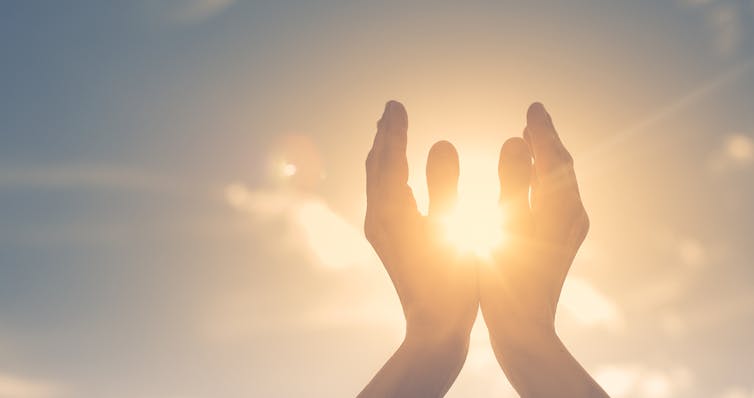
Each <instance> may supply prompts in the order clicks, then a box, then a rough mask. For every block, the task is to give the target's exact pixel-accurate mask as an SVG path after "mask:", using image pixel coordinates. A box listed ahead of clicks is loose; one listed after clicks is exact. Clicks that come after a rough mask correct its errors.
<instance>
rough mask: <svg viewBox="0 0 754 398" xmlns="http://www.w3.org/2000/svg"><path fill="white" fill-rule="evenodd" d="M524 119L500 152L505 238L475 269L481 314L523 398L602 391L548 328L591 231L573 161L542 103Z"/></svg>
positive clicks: (599, 394) (504, 367)
mask: <svg viewBox="0 0 754 398" xmlns="http://www.w3.org/2000/svg"><path fill="white" fill-rule="evenodd" d="M526 120H527V126H526V129H525V130H524V139H522V138H511V139H509V140H508V141H506V142H505V144H504V145H503V147H502V149H501V151H500V162H499V166H498V173H499V177H500V204H501V206H504V211H505V214H506V215H507V216H508V218H507V222H506V223H505V225H504V228H505V230H506V231H505V234H506V236H508V240H507V242H506V243H505V244H504V245H502V247H501V248H500V249H499V250H498V251H497V252H496V253H495V255H494V256H493V258H494V261H493V263H492V264H489V265H486V266H482V267H481V268H480V274H479V288H480V304H481V308H482V314H483V316H484V319H485V322H486V323H487V327H488V329H489V330H490V338H491V341H492V345H493V349H494V351H495V355H496V357H497V359H498V362H499V363H500V365H501V367H502V368H503V370H504V371H505V373H506V375H507V376H508V379H509V380H510V381H511V383H512V384H513V386H514V387H515V388H516V390H517V391H518V392H519V393H520V394H521V395H522V396H523V397H555V396H558V397H591V396H600V397H601V396H606V395H605V393H604V392H603V391H602V389H601V388H600V387H599V386H598V385H597V384H596V383H595V382H594V381H593V380H592V379H591V377H589V375H588V374H586V372H585V371H584V370H583V368H581V366H580V365H579V364H578V362H576V360H575V359H573V357H572V356H571V355H570V354H569V353H568V351H567V350H566V348H565V347H564V346H563V345H562V343H561V342H560V340H559V339H558V338H557V335H556V333H555V326H554V321H555V310H556V307H557V304H558V299H559V297H560V292H561V289H562V287H563V282H564V280H565V277H566V274H567V273H568V270H569V268H570V266H571V263H572V261H573V259H574V256H575V255H576V252H577V250H578V249H579V247H580V245H581V243H582V242H583V240H584V238H585V237H586V234H587V230H588V229H589V220H588V218H587V215H586V212H585V211H584V206H583V205H582V203H581V198H580V195H579V189H578V185H577V183H576V176H575V173H574V169H573V160H572V158H571V155H570V154H569V153H568V151H567V150H566V148H565V147H564V146H563V144H562V142H561V141H560V138H559V137H558V134H557V132H556V131H555V128H554V126H553V123H552V119H551V118H550V115H549V114H548V113H547V111H546V110H545V108H544V107H543V106H542V105H541V104H539V103H535V104H533V105H531V107H529V110H528V112H527V116H526ZM531 154H533V159H534V162H533V165H532V155H531ZM530 187H531V205H530V203H529V188H530Z"/></svg>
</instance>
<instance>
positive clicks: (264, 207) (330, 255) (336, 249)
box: [225, 183, 378, 268]
mask: <svg viewBox="0 0 754 398" xmlns="http://www.w3.org/2000/svg"><path fill="white" fill-rule="evenodd" d="M225 197H226V201H227V203H228V204H229V205H230V206H231V207H233V208H234V209H236V210H239V211H243V212H245V213H248V214H251V215H252V216H255V217H259V218H269V217H283V218H285V219H286V220H287V221H288V222H290V223H291V224H292V225H293V226H294V227H295V229H296V232H297V233H300V234H301V235H302V236H303V238H304V239H303V241H304V242H305V243H306V247H307V248H308V249H310V250H311V253H312V254H313V255H314V256H315V258H316V261H317V262H318V263H319V264H321V265H324V266H326V267H330V268H345V267H350V266H356V265H365V264H374V263H378V260H377V257H376V255H375V254H374V252H373V251H372V248H371V247H369V244H368V243H367V242H366V239H365V238H364V237H363V234H362V233H361V229H360V228H357V227H355V226H354V225H352V224H351V223H349V222H348V221H347V220H345V219H344V218H343V217H341V216H340V215H339V214H337V213H335V212H334V211H333V210H332V209H331V208H330V207H329V206H328V205H327V204H326V203H325V202H324V201H322V200H321V199H319V198H317V197H316V196H311V195H303V194H298V193H297V192H296V191H292V190H282V189H281V190H250V189H248V188H247V187H246V186H245V185H243V184H240V183H233V184H230V185H228V186H227V187H226V189H225Z"/></svg>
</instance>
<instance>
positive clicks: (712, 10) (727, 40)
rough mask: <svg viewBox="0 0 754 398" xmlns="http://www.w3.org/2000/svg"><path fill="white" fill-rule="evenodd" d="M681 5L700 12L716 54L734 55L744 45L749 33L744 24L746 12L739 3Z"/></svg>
mask: <svg viewBox="0 0 754 398" xmlns="http://www.w3.org/2000/svg"><path fill="white" fill-rule="evenodd" d="M680 3H681V4H682V5H686V6H690V7H693V8H697V9H699V10H700V12H701V14H702V17H703V18H704V21H705V22H706V24H707V26H708V29H709V30H710V31H711V33H712V35H713V38H712V40H713V44H714V46H715V49H716V50H717V52H718V53H719V54H721V55H724V56H729V55H732V54H734V53H735V52H736V51H737V50H738V49H739V48H741V47H742V46H743V44H744V41H745V40H746V39H747V35H749V34H750V33H751V32H750V31H749V27H748V26H747V25H746V23H745V16H744V15H745V14H746V12H747V10H745V9H744V7H745V5H744V4H743V3H741V2H734V1H730V0H682V1H680Z"/></svg>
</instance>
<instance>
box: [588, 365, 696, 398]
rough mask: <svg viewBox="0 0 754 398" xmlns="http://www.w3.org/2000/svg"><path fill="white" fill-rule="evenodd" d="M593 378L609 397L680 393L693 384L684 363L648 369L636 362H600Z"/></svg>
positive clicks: (667, 397) (655, 397) (654, 397)
mask: <svg viewBox="0 0 754 398" xmlns="http://www.w3.org/2000/svg"><path fill="white" fill-rule="evenodd" d="M594 379H595V380H596V381H597V383H599V384H600V386H602V388H604V389H605V391H606V392H607V393H608V394H609V395H610V396H611V397H613V398H622V397H634V396H640V397H646V398H670V397H676V396H682V395H681V394H683V393H685V392H687V391H688V390H689V389H690V387H691V386H692V384H693V376H692V374H691V372H690V371H689V370H688V369H687V368H685V367H675V368H671V369H652V368H648V367H646V366H642V365H638V364H621V365H607V366H603V367H602V368H599V369H597V371H595V372H594Z"/></svg>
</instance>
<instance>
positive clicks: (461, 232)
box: [444, 195, 504, 258]
mask: <svg viewBox="0 0 754 398" xmlns="http://www.w3.org/2000/svg"><path fill="white" fill-rule="evenodd" d="M467 196H468V195H467ZM474 199H476V200H474ZM480 199H481V198H479V197H477V196H476V195H474V196H473V197H470V198H468V199H467V200H463V199H461V200H460V201H459V203H458V206H457V207H456V209H455V211H454V212H452V213H451V214H449V215H448V216H447V217H446V218H445V220H444V221H445V222H444V227H445V236H446V237H447V238H448V240H449V241H450V242H451V243H452V244H453V245H455V246H456V248H458V249H459V250H460V251H462V252H465V253H473V254H476V255H478V256H480V257H484V258H488V257H489V256H490V255H491V252H492V250H493V249H494V248H495V247H497V246H499V245H500V244H502V243H503V241H504V236H503V229H502V222H503V212H502V211H501V209H500V207H499V206H498V205H497V203H495V202H493V203H492V205H487V204H486V203H484V202H483V201H482V200H480Z"/></svg>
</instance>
